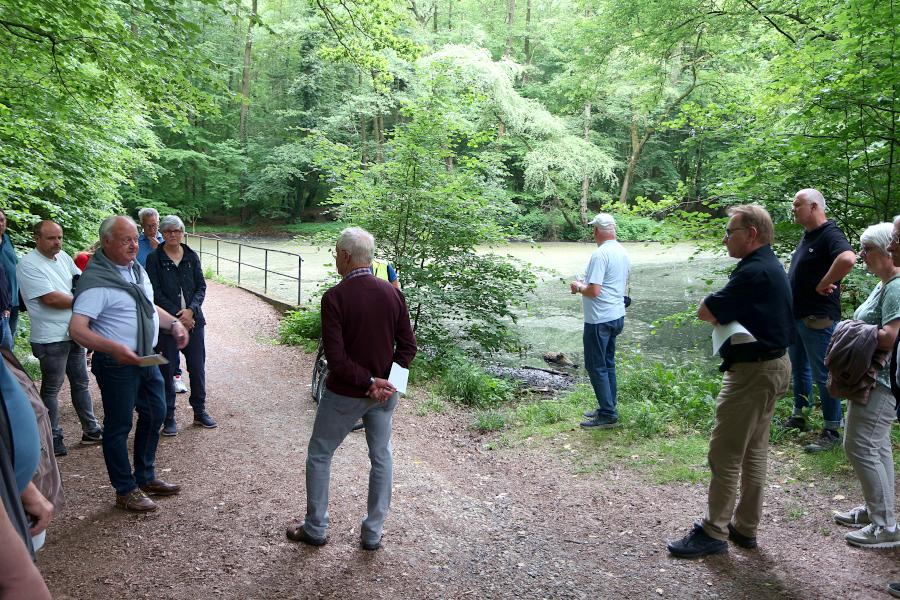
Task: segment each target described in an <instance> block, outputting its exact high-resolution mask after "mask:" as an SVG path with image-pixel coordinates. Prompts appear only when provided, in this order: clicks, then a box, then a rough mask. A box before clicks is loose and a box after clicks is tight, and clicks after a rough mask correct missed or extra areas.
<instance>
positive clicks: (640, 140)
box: [619, 116, 653, 204]
mask: <svg viewBox="0 0 900 600" xmlns="http://www.w3.org/2000/svg"><path fill="white" fill-rule="evenodd" d="M652 135H653V128H652V127H650V128H648V129H647V131H645V132H644V135H643V137H640V136H639V132H638V123H637V117H635V116H633V117H631V155H630V156H629V157H628V166H627V167H626V168H625V177H624V178H623V179H622V191H621V192H619V202H621V203H622V204H625V201H626V199H627V198H628V189H629V188H630V187H631V184H632V182H633V181H634V173H635V171H636V170H637V164H638V161H639V160H640V159H641V152H642V151H643V150H644V144H646V143H647V140H649V139H650V136H652Z"/></svg>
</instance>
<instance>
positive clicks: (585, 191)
mask: <svg viewBox="0 0 900 600" xmlns="http://www.w3.org/2000/svg"><path fill="white" fill-rule="evenodd" d="M590 137H591V103H590V101H588V102H585V103H584V141H585V142H589V141H590ZM590 193H591V178H590V177H588V176H587V175H585V177H584V179H582V180H581V204H580V205H579V206H578V208H579V211H580V215H581V224H582V225H587V223H588V218H587V217H588V205H587V203H588V196H589V195H590Z"/></svg>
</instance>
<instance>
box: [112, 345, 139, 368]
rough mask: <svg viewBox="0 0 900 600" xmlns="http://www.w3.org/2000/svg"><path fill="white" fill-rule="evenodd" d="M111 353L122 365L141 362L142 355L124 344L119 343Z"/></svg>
mask: <svg viewBox="0 0 900 600" xmlns="http://www.w3.org/2000/svg"><path fill="white" fill-rule="evenodd" d="M109 355H110V356H112V357H113V358H114V359H116V362H117V363H119V364H121V365H139V364H141V357H140V356H138V355H137V354H136V353H135V352H134V351H133V350H132V349H131V348H129V347H128V346H125V345H124V344H119V347H118V348H116V349H115V350H114V351H112V352H110V353H109Z"/></svg>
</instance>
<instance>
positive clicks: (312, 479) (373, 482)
mask: <svg viewBox="0 0 900 600" xmlns="http://www.w3.org/2000/svg"><path fill="white" fill-rule="evenodd" d="M399 398H400V395H399V394H394V395H393V396H391V397H390V398H389V399H388V401H387V402H385V403H384V404H379V403H378V402H375V401H374V400H370V399H369V398H351V397H349V396H341V395H339V394H335V393H334V392H332V391H331V390H329V389H328V388H327V387H326V388H325V393H324V394H323V395H322V400H321V402H319V407H318V409H317V410H316V420H315V423H314V424H313V432H312V437H310V439H309V449H308V451H307V455H306V520H305V521H304V523H303V528H304V529H306V532H307V533H308V534H309V535H311V536H312V537H314V538H318V539H322V538H324V537H325V536H326V533H327V532H328V487H329V483H330V480H331V458H332V457H333V456H334V451H335V450H337V448H338V446H340V445H341V442H343V441H344V438H345V437H347V434H348V433H350V430H351V429H353V425H354V424H355V423H356V421H357V420H359V418H360V417H362V420H363V423H364V424H365V426H366V443H367V444H368V446H369V462H370V464H371V467H370V469H369V500H368V506H367V514H366V518H365V519H364V520H363V522H362V529H361V536H362V541H363V542H366V543H372V544H374V543H377V542H378V541H379V540H381V531H382V527H383V525H384V519H385V517H387V513H388V509H389V508H390V506H391V485H392V476H393V451H392V448H391V420H392V419H393V416H394V409H395V408H396V407H397V402H398V401H399Z"/></svg>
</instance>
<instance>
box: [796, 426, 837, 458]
mask: <svg viewBox="0 0 900 600" xmlns="http://www.w3.org/2000/svg"><path fill="white" fill-rule="evenodd" d="M840 443H841V434H840V433H838V432H837V431H835V430H834V429H823V430H822V433H820V434H819V437H817V438H816V440H815V441H814V442H812V443H809V444H807V445H805V446H803V449H804V450H805V451H807V452H809V453H810V454H816V453H819V452H825V451H826V450H831V449H832V448H834V447H835V446H839V445H840Z"/></svg>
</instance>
